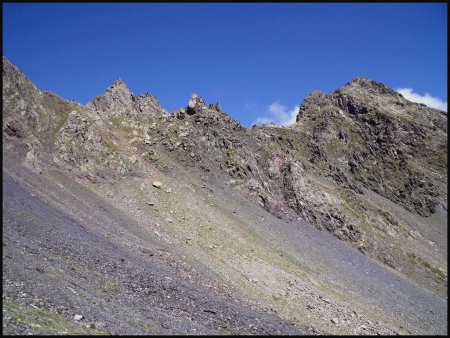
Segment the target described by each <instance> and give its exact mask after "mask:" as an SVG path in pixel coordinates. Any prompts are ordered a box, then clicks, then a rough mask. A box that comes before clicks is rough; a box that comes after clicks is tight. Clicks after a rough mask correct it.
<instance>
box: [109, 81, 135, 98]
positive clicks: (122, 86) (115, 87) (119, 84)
mask: <svg viewBox="0 0 450 338" xmlns="http://www.w3.org/2000/svg"><path fill="white" fill-rule="evenodd" d="M107 90H108V91H123V92H126V93H129V94H130V95H131V92H130V90H129V89H128V86H127V84H126V83H125V81H123V80H122V79H120V78H119V79H117V80H115V81H114V82H113V83H112V84H111V85H110V86H109V87H108V89H107Z"/></svg>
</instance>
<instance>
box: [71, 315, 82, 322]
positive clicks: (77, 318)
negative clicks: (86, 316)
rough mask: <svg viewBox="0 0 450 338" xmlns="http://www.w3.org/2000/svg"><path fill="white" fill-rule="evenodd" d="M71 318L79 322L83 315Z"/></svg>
mask: <svg viewBox="0 0 450 338" xmlns="http://www.w3.org/2000/svg"><path fill="white" fill-rule="evenodd" d="M73 319H75V320H76V321H77V322H79V321H80V320H82V319H83V316H82V315H75V316H73Z"/></svg>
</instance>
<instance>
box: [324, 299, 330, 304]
mask: <svg viewBox="0 0 450 338" xmlns="http://www.w3.org/2000/svg"><path fill="white" fill-rule="evenodd" d="M323 301H324V302H325V303H327V304H330V303H331V300H330V299H329V298H325V299H324V300H323Z"/></svg>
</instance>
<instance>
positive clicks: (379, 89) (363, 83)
mask: <svg viewBox="0 0 450 338" xmlns="http://www.w3.org/2000/svg"><path fill="white" fill-rule="evenodd" d="M348 90H350V91H351V90H357V91H361V90H362V91H367V92H369V93H379V94H390V95H394V96H400V94H399V93H398V92H396V91H395V90H393V89H391V88H389V87H388V86H386V85H385V84H384V83H381V82H378V81H375V80H371V79H369V78H367V77H364V76H358V77H355V78H354V79H353V80H352V81H350V82H348V83H347V84H346V85H345V86H344V87H342V88H340V89H338V90H336V93H341V92H346V91H348Z"/></svg>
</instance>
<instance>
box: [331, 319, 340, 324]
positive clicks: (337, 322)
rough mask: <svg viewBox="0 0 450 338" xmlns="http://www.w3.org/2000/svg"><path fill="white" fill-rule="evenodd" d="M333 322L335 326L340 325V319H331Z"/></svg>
mask: <svg viewBox="0 0 450 338" xmlns="http://www.w3.org/2000/svg"><path fill="white" fill-rule="evenodd" d="M331 322H332V323H333V324H339V319H337V318H332V319H331Z"/></svg>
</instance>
